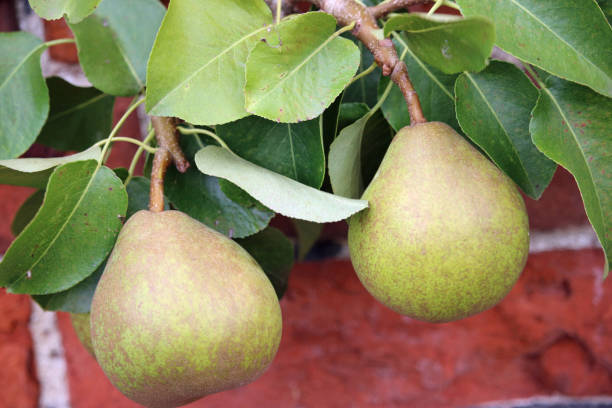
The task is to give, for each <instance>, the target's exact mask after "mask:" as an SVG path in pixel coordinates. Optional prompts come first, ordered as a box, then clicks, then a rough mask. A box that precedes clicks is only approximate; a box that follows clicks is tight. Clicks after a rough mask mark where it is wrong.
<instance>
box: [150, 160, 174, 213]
mask: <svg viewBox="0 0 612 408" xmlns="http://www.w3.org/2000/svg"><path fill="white" fill-rule="evenodd" d="M171 161H172V159H171V157H170V152H169V151H168V150H166V149H158V150H157V151H156V152H155V156H153V168H152V170H151V190H150V192H149V211H152V212H162V211H164V176H165V175H166V170H167V169H168V166H170V162H171Z"/></svg>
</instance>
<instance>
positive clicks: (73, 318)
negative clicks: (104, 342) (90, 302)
mask: <svg viewBox="0 0 612 408" xmlns="http://www.w3.org/2000/svg"><path fill="white" fill-rule="evenodd" d="M70 322H71V323H72V327H73V328H74V331H75V333H76V335H77V337H78V338H79V341H80V342H81V344H82V345H83V347H85V349H86V350H87V351H88V352H89V354H91V355H92V356H94V357H95V354H94V351H93V345H92V344H91V325H90V324H89V322H90V314H89V313H70Z"/></svg>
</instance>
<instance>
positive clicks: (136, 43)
mask: <svg viewBox="0 0 612 408" xmlns="http://www.w3.org/2000/svg"><path fill="white" fill-rule="evenodd" d="M165 11H166V9H165V8H164V6H162V5H161V3H160V2H159V1H158V0H130V1H129V2H128V3H126V2H125V1H124V0H103V1H102V2H101V3H100V5H99V6H98V8H97V10H96V11H95V12H94V13H93V14H92V15H90V16H89V17H87V18H86V19H84V20H83V21H81V22H80V23H78V24H70V28H71V29H72V32H73V33H74V36H75V38H76V42H77V47H78V50H79V61H80V62H81V66H82V67H83V71H84V72H85V75H86V76H87V79H89V81H90V82H91V83H92V84H93V86H95V87H96V88H98V89H100V90H101V91H103V92H105V93H107V94H111V95H118V96H131V95H136V94H137V93H139V92H140V91H142V89H143V88H144V84H145V74H146V69H147V61H148V59H149V54H150V53H151V48H152V47H153V41H154V40H155V34H156V33H157V30H158V28H159V26H160V24H161V21H162V18H163V16H164V13H165Z"/></svg>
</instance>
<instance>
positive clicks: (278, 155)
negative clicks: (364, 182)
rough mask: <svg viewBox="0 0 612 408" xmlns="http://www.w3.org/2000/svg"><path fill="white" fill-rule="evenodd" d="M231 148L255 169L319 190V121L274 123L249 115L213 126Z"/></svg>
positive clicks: (322, 160)
mask: <svg viewBox="0 0 612 408" xmlns="http://www.w3.org/2000/svg"><path fill="white" fill-rule="evenodd" d="M216 131H217V134H218V135H219V136H220V137H221V138H222V139H223V140H224V141H225V143H227V145H228V146H229V147H230V149H231V150H232V151H233V152H235V153H236V154H238V155H239V156H240V157H243V158H244V159H245V160H248V161H250V162H252V163H254V164H257V165H258V166H261V167H265V168H266V169H268V170H272V171H274V172H276V173H279V174H282V175H284V176H287V177H289V178H292V179H294V180H297V181H299V182H300V183H304V184H307V185H309V186H311V187H315V188H319V187H321V184H322V183H323V177H324V176H325V154H324V152H323V138H322V135H321V129H320V127H319V120H318V119H313V120H309V121H307V122H301V123H277V122H272V121H270V120H267V119H264V118H260V117H257V116H249V117H247V118H244V119H240V120H238V121H235V122H231V123H228V124H226V125H221V126H217V127H216Z"/></svg>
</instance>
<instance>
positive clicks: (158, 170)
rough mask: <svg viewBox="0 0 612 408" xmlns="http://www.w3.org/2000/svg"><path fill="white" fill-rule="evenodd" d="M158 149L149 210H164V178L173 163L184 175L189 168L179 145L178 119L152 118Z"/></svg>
mask: <svg viewBox="0 0 612 408" xmlns="http://www.w3.org/2000/svg"><path fill="white" fill-rule="evenodd" d="M151 123H152V124H153V129H154V130H155V137H156V138H157V145H158V149H157V151H156V152H155V156H154V157H153V168H152V170H151V190H150V192H149V210H150V211H153V212H160V211H163V210H164V176H165V175H166V170H167V169H168V166H170V164H171V163H172V162H174V165H175V166H176V169H177V170H178V171H180V172H181V173H184V172H186V171H187V169H188V168H189V161H188V160H187V158H186V157H185V155H184V154H183V151H182V150H181V146H180V145H179V143H178V137H179V132H178V129H177V128H176V125H177V123H178V119H177V118H168V117H161V116H153V117H152V118H151Z"/></svg>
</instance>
